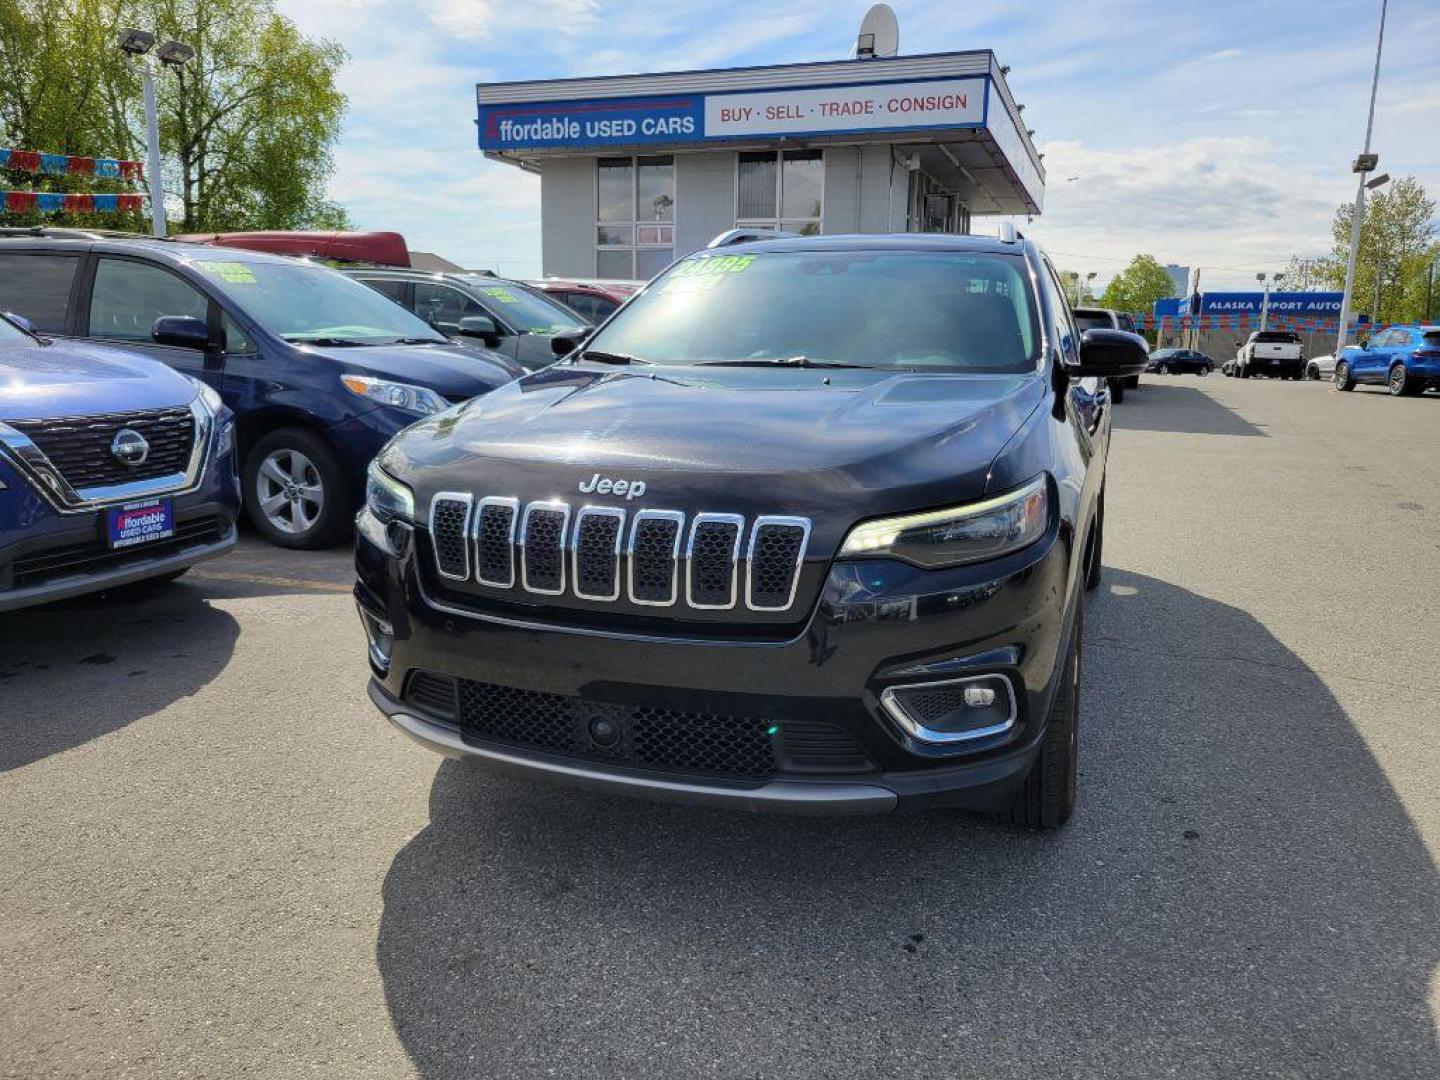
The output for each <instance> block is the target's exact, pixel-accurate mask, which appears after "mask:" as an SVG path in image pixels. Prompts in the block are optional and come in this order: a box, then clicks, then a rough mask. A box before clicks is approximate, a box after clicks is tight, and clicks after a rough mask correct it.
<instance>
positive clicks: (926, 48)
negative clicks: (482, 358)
mask: <svg viewBox="0 0 1440 1080" xmlns="http://www.w3.org/2000/svg"><path fill="white" fill-rule="evenodd" d="M278 6H279V8H280V9H281V10H282V11H283V12H284V13H285V14H287V15H288V16H289V17H291V18H292V19H294V20H295V22H296V23H298V24H299V25H300V27H301V28H302V29H303V30H304V31H305V32H306V33H308V34H311V35H317V36H323V37H326V38H330V39H332V40H335V41H338V42H339V43H340V44H342V45H344V46H345V48H346V49H347V50H348V51H349V53H350V57H351V59H350V61H349V63H348V64H347V65H346V66H345V68H344V69H343V71H342V72H341V75H340V87H341V89H342V90H343V91H344V92H345V94H346V95H347V97H348V99H349V110H348V113H347V115H346V118H345V122H344V127H343V130H342V132H341V135H340V139H339V142H338V144H337V146H336V151H335V173H334V175H333V177H332V178H331V181H330V187H329V193H330V197H331V198H333V199H335V200H336V201H338V202H340V203H341V204H343V205H344V206H345V207H346V208H347V209H348V210H349V211H350V213H351V216H352V218H353V219H354V221H355V223H356V225H357V226H358V227H360V228H365V229H393V230H396V231H399V232H401V233H404V235H405V237H406V239H407V240H408V242H409V244H410V247H411V248H412V249H415V250H423V251H432V252H436V253H438V254H440V255H443V256H445V257H446V258H449V259H451V260H452V261H455V262H458V263H461V264H462V265H464V266H467V267H471V268H490V269H494V270H496V271H498V272H499V273H501V274H505V275H510V276H515V277H528V276H539V274H540V272H541V266H540V182H539V179H538V178H537V177H534V176H531V175H529V174H527V173H524V172H522V171H521V170H519V169H516V168H514V167H513V166H508V165H502V164H499V163H496V162H491V161H487V160H486V159H485V158H484V157H483V156H482V155H481V153H480V151H479V150H478V149H477V148H476V141H475V124H474V121H475V85H476V83H481V82H503V81H507V80H516V79H539V78H568V77H578V76H587V75H612V74H622V73H629V72H636V71H642V72H643V71H665V70H687V69H696V68H711V67H737V66H748V65H754V64H771V63H798V62H807V61H815V60H832V59H844V58H846V57H847V56H849V55H851V54H852V52H853V48H854V39H855V31H856V29H857V28H858V27H859V24H860V19H861V17H862V16H863V14H864V12H865V9H866V8H867V7H868V6H869V5H868V0H853V2H852V0H828V2H822V0H785V2H784V3H777V2H775V0H769V2H763V3H762V2H755V0H727V2H724V3H712V2H709V0H688V2H687V3H685V4H683V5H672V4H665V3H655V2H654V0H639V2H630V0H626V2H619V0H279V5H278ZM891 6H892V7H893V8H894V9H895V11H896V14H897V15H898V17H899V23H900V52H901V53H902V54H913V53H921V52H944V51H950V50H964V49H977V48H989V49H993V50H994V51H995V53H996V54H997V56H998V57H999V59H1000V61H1001V63H1004V64H1008V65H1009V66H1010V67H1011V69H1012V70H1011V72H1010V75H1009V76H1008V81H1009V83H1010V87H1011V90H1012V91H1013V93H1014V94H1015V97H1016V100H1017V101H1020V102H1023V103H1024V104H1025V105H1026V110H1025V119H1026V121H1027V123H1028V124H1029V125H1030V126H1031V127H1033V128H1034V130H1035V140H1036V143H1037V145H1038V147H1039V149H1040V150H1041V152H1043V153H1044V154H1045V161H1044V164H1045V167H1046V170H1047V173H1048V176H1047V184H1046V194H1045V209H1044V213H1043V214H1042V215H1041V216H1040V217H1038V218H1036V219H1035V220H1034V222H1033V223H1031V224H1030V225H1028V226H1022V227H1024V228H1025V230H1026V232H1027V233H1028V234H1029V235H1032V236H1034V237H1036V238H1037V239H1038V240H1039V241H1040V242H1041V243H1042V244H1043V245H1044V246H1045V247H1046V249H1047V250H1048V251H1049V252H1050V253H1051V255H1052V256H1053V257H1054V259H1055V261H1056V262H1057V263H1058V264H1059V265H1060V266H1061V267H1062V268H1065V269H1069V270H1075V271H1078V272H1081V273H1090V272H1094V273H1095V274H1097V279H1096V285H1097V286H1099V287H1103V284H1104V282H1105V281H1106V280H1107V279H1108V278H1109V277H1110V276H1112V275H1113V274H1115V273H1116V272H1118V271H1119V270H1120V269H1121V268H1123V266H1124V265H1125V263H1126V262H1128V261H1129V259H1130V258H1131V257H1132V256H1133V255H1135V254H1137V253H1141V252H1146V253H1149V254H1152V255H1154V256H1155V257H1156V258H1157V259H1159V260H1160V262H1162V263H1172V262H1173V263H1179V264H1182V265H1189V266H1195V267H1200V268H1201V275H1202V285H1203V286H1204V287H1206V288H1207V289H1212V290H1213V289H1219V288H1226V287H1229V288H1242V287H1250V288H1253V287H1254V285H1255V274H1256V273H1257V272H1260V271H1274V270H1280V269H1283V268H1284V266H1285V263H1286V262H1287V260H1288V259H1289V257H1290V256H1291V255H1292V254H1299V255H1302V256H1307V255H1316V254H1321V253H1323V252H1325V251H1326V250H1328V248H1329V246H1330V244H1329V237H1330V222H1331V219H1332V217H1333V215H1334V211H1335V207H1336V206H1337V205H1338V204H1340V203H1341V202H1344V201H1347V200H1351V199H1353V198H1354V193H1355V185H1354V182H1353V180H1354V178H1353V177H1352V175H1351V173H1350V168H1349V166H1350V162H1351V160H1352V159H1353V157H1354V156H1355V154H1356V153H1358V152H1359V150H1360V147H1361V144H1362V142H1363V140H1364V135H1365V114H1366V109H1367V106H1368V102H1369V90H1370V79H1371V74H1372V71H1373V64H1374V56H1375V35H1376V30H1377V28H1378V25H1379V12H1380V3H1379V0H1305V2H1298V0H1289V2H1266V0H1249V2H1245V3H1240V2H1232V0H1215V2H1210V3H1204V4H1194V5H1189V4H1160V3H1154V2H1128V0H1089V2H1086V0H1076V2H1071V3H1052V2H1049V0H1042V2H1035V0H1028V2H1027V0H1011V2H1009V3H1005V2H997V0H891ZM1437 42H1440V3H1436V0H1392V2H1391V3H1390V8H1389V15H1388V19H1387V23H1386V35H1385V52H1384V59H1383V63H1382V67H1381V74H1380V95H1379V102H1378V105H1377V108H1376V115H1375V135H1374V138H1373V140H1372V142H1373V146H1372V148H1373V149H1374V150H1375V151H1377V152H1378V153H1379V154H1380V159H1381V169H1382V170H1383V171H1386V172H1388V173H1390V174H1391V175H1392V176H1396V177H1399V176H1406V175H1413V176H1416V177H1417V178H1419V179H1420V180H1421V181H1422V182H1423V183H1425V184H1426V185H1427V186H1428V187H1429V188H1430V190H1431V192H1432V193H1437V194H1440V47H1437ZM995 220H996V219H994V218H986V217H980V218H976V219H975V221H974V225H973V230H974V231H975V232H988V231H992V230H993V228H994V222H995ZM1437 224H1440V223H1437Z"/></svg>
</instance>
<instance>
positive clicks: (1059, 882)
mask: <svg viewBox="0 0 1440 1080" xmlns="http://www.w3.org/2000/svg"><path fill="white" fill-rule="evenodd" d="M1175 392H1177V393H1181V394H1185V393H1186V392H1185V391H1175ZM1146 404H1147V403H1141V405H1140V406H1139V408H1137V409H1136V410H1134V411H1135V412H1138V413H1140V414H1142V415H1143V412H1144V409H1145V406H1146ZM1122 411H1123V412H1130V411H1131V410H1130V409H1129V408H1128V407H1126V408H1125V409H1123V410H1122ZM1087 622H1088V625H1087V655H1086V665H1087V668H1086V674H1085V691H1084V692H1085V703H1084V713H1083V718H1084V719H1083V722H1084V725H1085V734H1084V736H1083V739H1084V741H1083V763H1082V796H1081V806H1080V809H1079V811H1078V812H1077V815H1076V817H1075V819H1074V820H1073V821H1072V822H1071V824H1070V826H1069V827H1068V828H1067V829H1066V830H1064V831H1062V832H1061V833H1058V834H1047V835H1033V834H1027V833H1023V832H1019V831H1015V830H1009V829H1002V828H998V827H994V826H991V825H988V824H985V823H982V822H976V821H973V820H969V819H964V818H959V817H955V816H951V815H949V814H919V815H910V816H896V817H890V818H859V819H836V820H811V819H803V818H800V819H786V818H758V817H746V816H738V815H730V814H723V813H718V812H710V811H702V810H694V809H687V808H684V807H670V806H663V805H650V804H646V803H642V802H633V801H629V800H624V799H612V798H606V797H602V796H598V795H594V794H589V793H582V792H575V791H569V790H564V789H559V788H551V787H548V786H543V785H540V784H532V783H529V782H526V781H523V780H515V779H506V778H503V777H499V776H492V775H490V774H488V773H484V772H481V771H479V770H476V769H473V768H471V767H468V766H465V765H462V764H460V763H456V762H445V763H443V764H442V765H441V766H440V768H439V770H438V772H437V774H436V777H435V782H434V784H433V787H432V790H431V798H430V815H431V821H430V824H429V826H428V827H427V828H426V829H425V830H424V831H422V832H421V833H420V834H418V835H417V836H416V837H414V838H413V839H412V840H411V841H410V842H409V843H408V844H407V845H406V847H405V848H404V849H403V850H402V851H401V852H400V853H399V854H398V855H397V857H396V858H395V861H394V863H393V865H392V866H391V868H390V871H389V873H388V875H387V877H386V880H385V883H384V889H383V899H384V911H383V916H382V920H381V927H380V936H379V942H378V960H379V966H380V973H381V976H382V979H383V982H384V987H385V993H386V996H387V1000H388V1003H389V1007H390V1010H391V1013H392V1016H393V1020H394V1024H395V1028H396V1030H397V1032H398V1034H399V1037H400V1039H401V1040H402V1042H403V1044H404V1045H405V1047H406V1049H407V1050H408V1052H409V1054H410V1056H411V1058H412V1059H413V1060H414V1062H415V1065H416V1067H417V1069H418V1071H419V1073H420V1075H422V1076H424V1077H426V1078H427V1080H442V1078H443V1080H448V1078H452V1077H456V1078H458V1077H472V1076H486V1077H511V1076H514V1077H531V1076H547V1075H554V1076H560V1077H582V1076H583V1077H602V1076H625V1077H640V1076H666V1077H669V1076H698V1075H706V1076H709V1075H714V1076H723V1077H727V1078H728V1077H741V1076H744V1077H751V1076H754V1077H761V1076H763V1077H775V1076H779V1077H844V1078H850V1077H859V1076H866V1077H870V1076H874V1077H895V1076H923V1077H939V1076H986V1077H991V1078H994V1077H1035V1076H1042V1075H1049V1076H1086V1077H1095V1076H1117V1077H1118V1076H1147V1077H1148V1076H1161V1075H1176V1076H1189V1077H1201V1076H1204V1077H1226V1078H1230V1077H1239V1076H1266V1077H1275V1076H1287V1077H1288V1076H1294V1077H1301V1076H1304V1077H1311V1078H1314V1077H1345V1078H1354V1077H1366V1076H1373V1077H1386V1078H1390V1080H1393V1078H1400V1077H1425V1078H1429V1077H1434V1076H1437V1075H1440V1051H1437V1045H1436V1041H1435V1029H1434V1025H1433V1023H1432V1018H1431V1015H1430V1013H1429V1011H1428V1009H1427V1006H1426V997H1427V990H1428V984H1429V982H1430V980H1431V978H1432V975H1433V973H1434V971H1435V966H1436V961H1437V953H1440V936H1437V935H1436V933H1435V928H1436V926H1437V925H1440V885H1437V874H1436V868H1435V866H1434V864H1433V863H1432V861H1431V858H1430V856H1429V854H1428V853H1427V850H1426V848H1425V846H1424V844H1423V843H1422V840H1421V838H1420V837H1419V836H1418V835H1417V833H1416V831H1415V829H1414V827H1413V826H1412V825H1411V823H1410V820H1409V818H1408V817H1407V815H1406V811H1405V808H1404V806H1402V804H1401V803H1400V801H1399V800H1398V798H1397V797H1396V795H1395V793H1394V791H1393V790H1392V788H1391V786H1390V784H1389V783H1388V782H1387V780H1386V777H1385V776H1384V775H1383V773H1382V772H1381V770H1380V769H1379V767H1378V766H1377V764H1376V762H1375V761H1374V759H1373V758H1372V757H1371V755H1370V752H1369V751H1368V749H1367V747H1366V745H1365V743H1364V742H1363V741H1362V739H1361V737H1360V735H1359V734H1358V733H1357V732H1356V730H1355V728H1354V727H1353V725H1352V724H1351V722H1350V720H1349V719H1348V718H1347V716H1346V715H1345V713H1344V711H1343V710H1342V709H1341V707H1340V706H1339V704H1338V703H1337V702H1336V700H1335V699H1334V698H1333V697H1332V696H1331V694H1330V693H1329V691H1328V690H1327V689H1326V687H1325V686H1324V685H1323V684H1322V682H1321V681H1320V679H1319V678H1318V677H1317V676H1316V675H1315V674H1314V673H1313V672H1311V671H1310V670H1309V669H1307V668H1306V667H1305V666H1304V665H1303V664H1302V663H1301V662H1300V661H1299V659H1298V658H1297V657H1296V656H1295V655H1294V654H1292V653H1291V652H1290V651H1289V650H1288V649H1286V648H1285V647H1284V645H1282V644H1281V643H1280V642H1279V641H1277V640H1276V639H1275V638H1274V637H1272V636H1271V635H1270V634H1269V633H1268V632H1267V631H1266V630H1265V628H1264V627H1263V626H1261V625H1260V624H1259V623H1257V622H1256V621H1255V620H1254V619H1252V618H1251V617H1250V616H1249V615H1248V614H1247V613H1246V612H1244V611H1242V610H1239V609H1237V608H1233V607H1229V606H1227V605H1224V604H1220V603H1216V602H1214V601H1211V600H1207V599H1205V598H1203V597H1200V596H1197V595H1195V594H1193V593H1190V592H1187V591H1185V590H1183V589H1180V588H1177V587H1175V586H1173V585H1170V584H1167V583H1165V582H1163V581H1158V580H1155V579H1153V578H1147V577H1141V576H1137V575H1129V574H1122V573H1116V572H1114V571H1113V570H1112V571H1109V572H1108V574H1107V578H1106V585H1105V586H1104V587H1102V590H1101V592H1100V593H1098V594H1095V598H1094V600H1093V601H1092V602H1091V605H1090V611H1089V614H1088V616H1087Z"/></svg>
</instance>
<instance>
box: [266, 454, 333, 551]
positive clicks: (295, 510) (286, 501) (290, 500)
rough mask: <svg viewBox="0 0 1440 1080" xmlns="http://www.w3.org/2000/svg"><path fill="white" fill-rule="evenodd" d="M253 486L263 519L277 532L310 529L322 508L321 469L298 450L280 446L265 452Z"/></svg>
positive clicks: (318, 517) (294, 532) (300, 531)
mask: <svg viewBox="0 0 1440 1080" xmlns="http://www.w3.org/2000/svg"><path fill="white" fill-rule="evenodd" d="M255 487H256V492H255V494H256V498H257V501H258V502H259V505H260V510H261V512H262V513H263V514H264V515H265V520H266V521H268V522H269V523H270V524H271V525H273V526H274V527H275V528H276V529H278V530H279V531H280V532H284V533H291V534H299V533H304V532H309V531H310V530H311V529H313V528H314V527H315V524H316V522H318V521H319V520H320V514H321V511H323V510H324V508H325V484H324V481H322V480H321V479H320V470H319V469H317V468H316V467H315V463H314V462H313V461H311V460H310V459H309V458H308V457H306V456H305V455H304V454H302V453H301V452H300V451H299V450H292V449H289V448H287V447H280V448H279V449H277V450H272V451H271V452H270V453H269V454H268V455H266V457H265V460H264V461H262V462H261V463H260V471H259V472H258V473H257V475H256V478H255Z"/></svg>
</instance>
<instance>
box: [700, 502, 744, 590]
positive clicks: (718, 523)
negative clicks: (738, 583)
mask: <svg viewBox="0 0 1440 1080" xmlns="http://www.w3.org/2000/svg"><path fill="white" fill-rule="evenodd" d="M744 527H745V519H744V518H741V517H736V516H734V515H732V514H696V515H695V521H694V524H692V525H691V526H690V547H689V551H688V552H687V556H686V562H687V564H688V565H687V568H686V592H687V593H688V594H689V600H690V606H691V607H693V608H732V607H734V606H735V567H736V563H737V561H738V560H739V558H740V532H741V530H742V529H743V528H744Z"/></svg>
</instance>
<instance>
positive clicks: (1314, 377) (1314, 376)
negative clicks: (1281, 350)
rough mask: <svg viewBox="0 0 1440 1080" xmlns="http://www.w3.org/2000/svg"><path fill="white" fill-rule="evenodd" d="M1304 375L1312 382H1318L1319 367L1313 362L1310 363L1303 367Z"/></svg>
mask: <svg viewBox="0 0 1440 1080" xmlns="http://www.w3.org/2000/svg"><path fill="white" fill-rule="evenodd" d="M1305 377H1306V378H1307V379H1309V380H1311V381H1312V382H1318V381H1319V379H1320V368H1319V367H1317V366H1316V365H1315V364H1311V365H1310V366H1309V367H1307V368H1306V369H1305Z"/></svg>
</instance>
